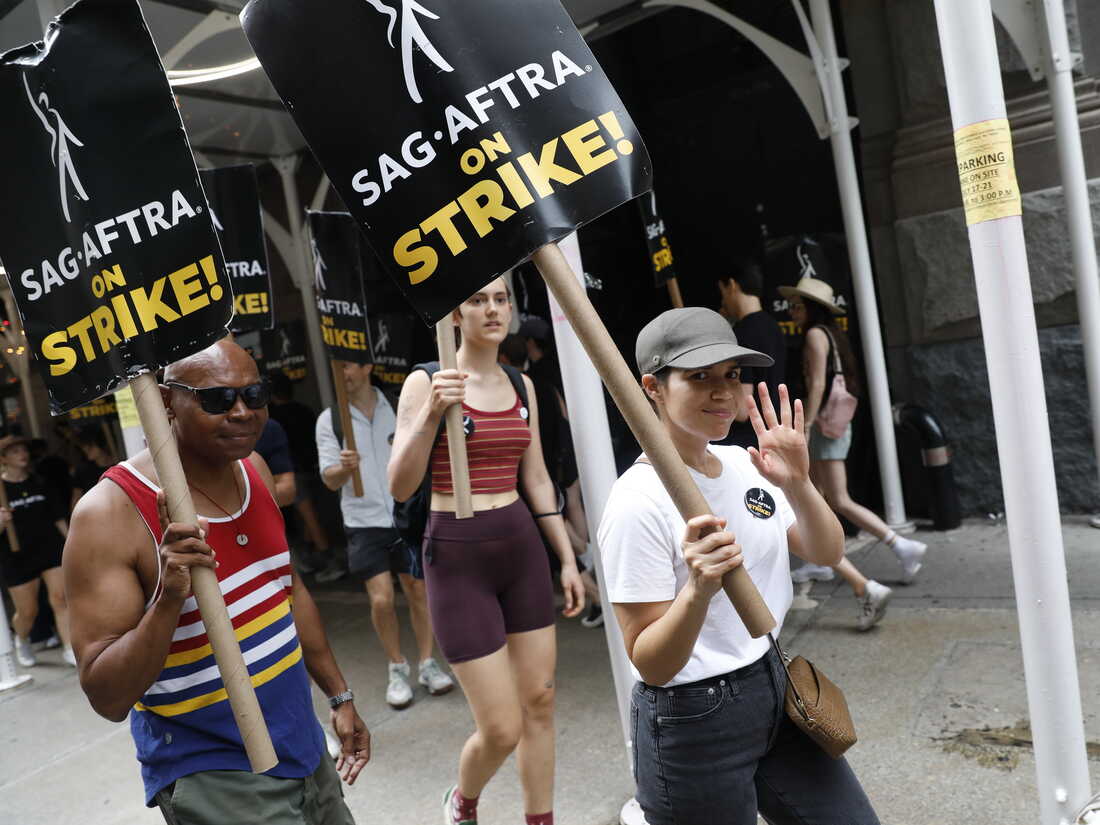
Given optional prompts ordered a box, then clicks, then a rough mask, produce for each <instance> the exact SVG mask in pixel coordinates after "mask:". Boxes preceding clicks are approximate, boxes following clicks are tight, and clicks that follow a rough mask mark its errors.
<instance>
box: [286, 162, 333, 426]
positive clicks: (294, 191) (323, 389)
mask: <svg viewBox="0 0 1100 825" xmlns="http://www.w3.org/2000/svg"><path fill="white" fill-rule="evenodd" d="M271 163H272V165H273V166H274V167H275V169H276V170H277V171H278V173H279V177H280V178H281V179H282V182H283V196H284V197H285V198H286V212H287V216H286V220H287V229H288V230H289V231H290V236H291V239H292V241H293V242H294V247H295V249H296V250H297V252H298V262H299V263H298V265H299V266H301V267H302V268H301V270H300V271H299V273H298V277H297V278H295V279H294V280H295V281H296V282H297V284H298V291H299V292H300V293H301V294H302V305H303V309H304V311H305V325H306V339H307V342H308V346H307V349H308V350H309V357H310V361H311V362H312V364H313V374H314V375H316V376H317V389H318V391H319V392H320V394H321V404H322V405H323V406H325V407H335V404H336V392H335V390H334V389H333V387H332V374H331V366H330V365H329V358H328V352H327V350H326V349H325V342H324V341H323V340H322V339H321V316H320V314H319V313H318V312H317V297H316V296H315V295H314V293H313V275H312V273H313V262H312V261H310V259H309V243H307V241H306V237H305V228H304V227H303V225H302V201H301V199H300V198H299V197H298V181H297V179H296V178H295V177H294V173H295V172H296V171H297V170H298V158H296V157H293V156H289V157H284V158H275V159H273V160H272V161H271ZM287 263H288V264H289V263H290V262H289V261H287Z"/></svg>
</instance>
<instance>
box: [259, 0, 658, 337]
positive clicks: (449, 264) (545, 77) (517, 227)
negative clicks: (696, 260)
mask: <svg viewBox="0 0 1100 825" xmlns="http://www.w3.org/2000/svg"><path fill="white" fill-rule="evenodd" d="M241 22H242V25H243V26H244V30H245V34H246V35H247V36H248V39H249V41H250V42H251V43H252V47H253V49H254V50H255V52H256V55H257V57H259V59H260V62H261V63H262V64H263V66H264V69H265V70H266V71H267V74H268V77H269V78H270V79H271V81H272V83H273V84H274V86H275V88H276V90H277V91H278V92H279V95H280V96H281V97H282V99H283V101H284V102H285V103H286V104H287V108H288V110H289V111H290V113H291V115H293V117H294V119H295V121H296V122H297V124H298V127H299V128H300V129H301V131H302V133H303V135H305V138H306V140H307V141H308V142H309V145H310V148H311V149H312V150H313V153H314V155H315V156H316V157H317V159H318V161H320V163H321V166H322V167H323V168H324V170H325V172H326V174H327V175H328V177H329V179H330V180H332V182H333V184H334V186H335V187H336V190H337V192H339V194H340V196H341V198H342V199H343V201H344V203H345V204H347V205H348V208H349V209H350V211H351V214H352V215H353V216H354V217H355V219H356V220H357V222H358V223H359V225H360V227H361V228H362V229H363V231H364V232H365V233H366V235H367V238H368V239H369V241H370V243H371V245H372V246H373V247H374V249H375V251H376V252H377V253H378V257H379V259H380V260H381V261H382V263H383V265H384V266H385V268H386V270H387V271H388V272H389V274H390V275H391V276H392V277H393V278H394V280H395V281H396V283H397V284H398V285H399V286H400V288H401V289H402V291H403V292H404V293H405V295H406V297H407V298H408V299H409V300H410V301H411V302H412V304H413V306H414V307H415V308H416V310H417V311H418V313H419V314H420V315H421V316H422V317H423V318H424V320H425V321H427V322H429V323H431V322H434V321H436V320H438V319H439V318H441V317H443V316H444V315H446V314H447V313H448V312H449V311H450V310H451V309H453V308H454V307H456V306H457V305H458V304H460V303H461V302H462V301H464V300H465V299H466V298H468V297H469V296H470V295H471V294H473V293H474V292H476V291H477V290H478V289H480V288H481V287H482V286H484V285H485V284H486V283H488V282H489V281H490V280H492V279H493V278H495V277H496V276H498V275H500V274H501V273H503V272H505V271H506V270H508V269H510V268H511V267H512V266H513V265H515V264H516V263H518V262H520V261H522V260H524V259H525V258H527V257H528V256H529V255H530V254H531V253H532V252H534V251H535V250H537V249H538V248H539V247H541V246H543V245H545V244H547V243H550V242H551V241H556V240H559V239H561V238H563V237H565V236H566V235H568V234H570V233H571V232H573V231H574V230H575V229H576V228H577V227H578V226H580V225H581V224H583V223H586V222H588V221H591V220H593V219H595V218H596V217H598V216H599V215H601V214H603V213H605V212H607V211H609V210H611V209H613V208H614V207H616V206H618V205H619V204H621V203H624V202H625V201H627V200H630V199H632V198H635V197H637V196H638V195H640V194H641V193H642V192H645V191H647V190H648V189H649V186H650V177H651V173H650V162H649V156H648V154H647V153H646V150H645V146H644V145H643V143H642V140H641V137H640V135H639V134H638V131H637V129H636V128H635V126H634V123H633V121H632V120H631V118H630V116H629V115H628V114H627V111H626V108H625V107H624V106H623V103H622V101H621V100H620V99H619V96H618V95H617V94H616V92H615V90H614V88H612V86H611V83H610V82H609V81H608V79H607V77H606V75H604V73H603V70H602V69H601V68H600V67H599V65H598V64H597V63H596V60H595V58H594V57H593V56H592V52H591V50H590V49H589V48H588V45H587V44H586V43H585V42H584V39H583V38H582V37H581V36H580V34H579V33H578V32H577V30H576V27H575V26H574V25H573V22H572V20H571V19H570V18H569V15H568V14H567V13H566V12H565V10H564V9H563V8H562V6H561V4H560V3H559V2H558V0H526V2H522V3H520V2H516V0H477V2H468V3H445V2H443V0H422V2H421V1H420V0H328V2H326V3H325V9H324V13H323V14H319V13H318V12H317V10H316V8H315V7H314V6H313V5H312V4H310V3H303V2H300V0H252V2H250V3H249V5H248V6H247V7H246V8H245V10H244V12H242V14H241ZM303 66H308V67H309V71H308V72H306V71H302V67H303Z"/></svg>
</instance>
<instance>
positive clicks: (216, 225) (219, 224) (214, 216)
mask: <svg viewBox="0 0 1100 825" xmlns="http://www.w3.org/2000/svg"><path fill="white" fill-rule="evenodd" d="M207 206H208V208H209V209H210V220H212V221H213V222H214V228H215V229H217V230H218V231H219V232H224V231H225V227H224V226H222V222H221V221H219V220H218V214H217V213H216V212H215V211H214V208H213V207H212V206H209V204H207Z"/></svg>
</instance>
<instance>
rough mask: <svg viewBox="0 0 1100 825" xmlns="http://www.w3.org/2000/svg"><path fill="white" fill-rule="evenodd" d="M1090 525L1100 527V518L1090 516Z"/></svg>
mask: <svg viewBox="0 0 1100 825" xmlns="http://www.w3.org/2000/svg"><path fill="white" fill-rule="evenodd" d="M1089 524H1090V525H1091V526H1092V527H1100V516H1090V517H1089Z"/></svg>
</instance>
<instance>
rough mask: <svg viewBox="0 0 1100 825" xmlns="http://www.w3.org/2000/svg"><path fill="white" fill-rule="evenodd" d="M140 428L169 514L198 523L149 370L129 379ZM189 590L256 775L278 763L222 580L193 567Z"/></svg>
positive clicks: (188, 521) (157, 388)
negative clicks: (231, 616) (228, 609)
mask: <svg viewBox="0 0 1100 825" xmlns="http://www.w3.org/2000/svg"><path fill="white" fill-rule="evenodd" d="M130 389H131V390H132V391H133V394H134V402H135V404H136V406H137V411H138V416H140V418H141V426H142V428H143V429H144V430H145V439H146V441H147V442H148V444H149V453H150V455H152V457H153V465H154V466H155V467H156V470H157V477H158V478H159V479H160V486H161V488H162V489H163V490H164V494H165V496H166V497H167V499H168V518H170V519H171V520H172V521H174V522H176V523H179V524H197V523H198V515H197V514H196V513H195V504H194V502H192V501H191V489H190V488H189V487H188V486H187V477H186V476H185V475H184V473H183V464H182V463H181V462H180V456H179V452H178V451H177V449H176V441H175V439H174V438H173V437H172V430H171V428H170V427H169V424H168V416H167V414H166V413H165V410H164V401H163V399H162V398H161V395H160V387H159V386H157V381H156V378H154V377H153V375H152V374H151V373H146V374H145V375H139V376H138V377H137V378H135V379H133V380H132V381H131V382H130ZM191 589H192V592H194V594H195V601H196V602H198V605H199V614H200V615H201V616H202V622H203V625H205V627H206V636H207V638H209V639H210V647H211V648H212V649H213V651H214V660H215V661H216V662H217V665H218V671H219V672H220V673H221V677H222V683H223V684H224V685H225V691H226V693H227V694H228V696H229V705H230V707H231V708H232V709H233V716H234V718H235V719H236V720H237V727H238V728H239V729H240V732H241V741H242V742H243V743H244V749H245V752H246V753H247V754H248V761H249V762H250V763H251V765H252V772H253V773H263V772H264V771H269V770H271V769H272V768H274V767H275V766H276V765H277V764H278V763H279V758H278V757H277V756H276V755H275V748H274V747H273V746H272V744H271V737H270V735H269V734H268V732H267V725H266V723H265V722H264V717H263V713H262V712H261V711H260V703H259V702H258V701H257V699H256V691H255V690H253V688H252V680H251V679H250V678H249V675H248V667H247V666H246V665H245V663H244V656H242V655H241V648H240V645H238V644H237V638H236V636H235V634H234V632H233V623H232V622H231V621H230V619H229V613H228V611H227V610H226V609H225V601H224V599H222V593H221V590H220V589H219V587H218V578H217V576H216V575H215V573H214V571H213V570H210V569H209V568H206V567H192V568H191Z"/></svg>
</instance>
